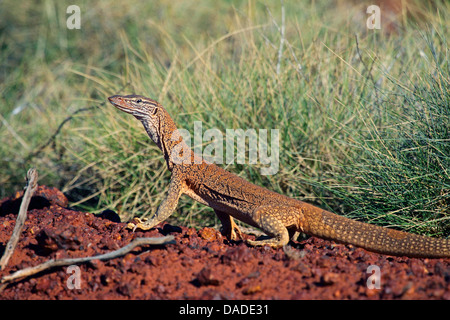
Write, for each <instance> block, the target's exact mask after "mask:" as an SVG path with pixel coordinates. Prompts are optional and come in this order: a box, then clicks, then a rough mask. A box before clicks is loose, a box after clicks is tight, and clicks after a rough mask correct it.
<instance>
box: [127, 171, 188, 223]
mask: <svg viewBox="0 0 450 320" xmlns="http://www.w3.org/2000/svg"><path fill="white" fill-rule="evenodd" d="M183 186H184V181H182V180H181V179H180V175H178V174H176V172H173V174H172V177H171V179H170V184H169V193H168V194H167V196H166V197H165V198H164V200H163V201H162V202H161V204H160V205H159V207H158V209H157V210H156V213H155V214H154V215H153V216H152V217H151V218H150V219H148V220H145V221H143V220H141V219H139V218H134V219H133V222H130V223H128V225H127V228H129V229H133V231H134V230H136V229H141V230H149V229H151V228H153V227H154V226H156V225H157V224H158V223H160V222H163V221H164V220H166V219H167V218H168V217H170V215H172V213H174V211H175V208H176V207H177V205H178V200H179V199H180V196H181V195H182V193H183Z"/></svg>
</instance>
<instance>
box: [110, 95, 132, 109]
mask: <svg viewBox="0 0 450 320" xmlns="http://www.w3.org/2000/svg"><path fill="white" fill-rule="evenodd" d="M108 100H109V102H110V103H111V104H112V105H113V106H114V107H116V108H117V109H119V110H121V111H124V112H126V113H132V111H133V110H132V109H131V108H130V107H129V106H128V105H127V103H126V102H125V101H124V100H123V98H122V97H121V96H111V97H109V98H108Z"/></svg>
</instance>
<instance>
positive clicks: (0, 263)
mask: <svg viewBox="0 0 450 320" xmlns="http://www.w3.org/2000/svg"><path fill="white" fill-rule="evenodd" d="M37 178H38V174H37V171H36V169H34V168H31V169H30V170H28V172H27V186H26V190H25V192H24V194H23V199H22V203H21V204H20V209H19V214H18V215H17V220H16V225H15V226H14V231H13V233H12V235H11V238H10V239H9V241H8V244H7V245H6V248H5V252H4V253H3V256H2V259H1V260H0V270H3V269H4V268H5V267H6V265H7V264H8V261H9V259H10V258H11V256H12V254H13V252H14V249H15V248H16V246H17V243H18V242H19V238H20V234H21V233H22V228H23V225H24V223H25V220H26V219H27V210H28V205H29V204H30V200H31V197H32V196H33V193H34V192H35V191H36V189H37V186H38V185H37Z"/></svg>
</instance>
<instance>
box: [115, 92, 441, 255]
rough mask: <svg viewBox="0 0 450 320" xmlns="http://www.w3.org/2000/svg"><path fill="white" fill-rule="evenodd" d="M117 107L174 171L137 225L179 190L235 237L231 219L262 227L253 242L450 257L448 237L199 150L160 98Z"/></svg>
mask: <svg viewBox="0 0 450 320" xmlns="http://www.w3.org/2000/svg"><path fill="white" fill-rule="evenodd" d="M108 99H109V101H110V102H111V103H112V104H113V105H114V106H115V107H116V108H118V109H119V110H121V111H124V112H126V113H129V114H132V115H133V116H134V117H136V118H137V119H138V120H140V121H141V122H142V124H143V125H144V128H145V130H146V131H147V133H148V135H149V137H150V138H151V139H152V140H153V141H154V142H155V143H156V145H157V146H158V147H159V149H161V151H162V153H163V154H164V159H165V162H166V164H167V167H168V169H169V170H170V171H171V172H172V175H171V180H170V183H169V192H168V194H167V196H166V197H165V199H164V200H163V201H162V202H161V204H160V205H159V207H158V209H157V210H156V213H155V214H154V215H153V216H152V217H151V218H150V219H149V220H147V221H141V220H140V219H139V218H135V219H134V220H133V221H134V223H131V224H130V227H132V228H133V229H136V228H139V229H142V230H148V229H151V228H153V227H155V226H156V225H157V224H159V223H160V222H163V221H164V220H166V219H167V218H168V217H169V216H170V215H171V214H172V213H173V212H174V211H175V209H176V207H177V204H178V200H179V198H180V196H181V195H183V194H186V195H188V196H189V197H191V198H192V199H194V200H196V201H199V202H200V203H202V204H205V205H207V206H209V207H211V208H213V210H214V211H215V213H216V215H217V217H218V218H219V220H220V221H221V223H222V229H221V231H222V233H223V234H224V235H225V236H226V237H227V238H228V239H231V240H236V239H238V236H239V237H240V238H241V239H242V238H243V237H242V234H241V232H240V230H239V228H238V226H237V225H236V223H235V221H234V220H233V218H236V219H238V220H240V221H243V222H245V223H247V224H249V225H251V226H254V227H256V228H259V229H261V230H262V231H263V232H264V233H265V234H267V236H269V238H268V239H262V240H247V241H246V242H247V243H248V244H249V245H252V246H262V245H269V246H271V247H274V248H279V247H282V246H284V245H286V244H287V243H288V242H289V240H290V235H292V234H293V233H295V232H297V231H300V232H304V233H306V234H308V235H312V236H317V237H320V238H323V239H329V240H334V241H337V242H341V243H347V244H353V245H356V246H360V247H362V248H365V249H367V250H370V251H374V252H379V253H383V254H389V255H405V256H410V257H430V258H440V257H450V240H448V239H438V238H432V237H426V236H420V235H416V234H411V233H407V232H403V231H398V230H393V229H388V228H384V227H380V226H375V225H371V224H367V223H363V222H359V221H355V220H351V219H348V218H345V217H342V216H340V215H337V214H334V213H331V212H329V211H326V210H323V209H320V208H318V207H315V206H313V205H311V204H308V203H306V202H303V201H300V200H296V199H292V198H289V197H287V196H284V195H282V194H278V193H276V192H273V191H270V190H268V189H265V188H263V187H260V186H257V185H255V184H253V183H250V182H248V181H246V180H245V179H243V178H241V177H239V176H237V175H235V174H232V173H230V172H228V171H226V170H224V169H222V168H221V167H218V166H217V165H215V164H213V163H209V162H207V161H205V160H203V159H201V158H200V160H199V156H198V155H196V154H195V153H194V152H193V151H192V150H191V148H189V147H188V146H187V144H186V143H185V142H184V141H183V139H182V137H181V135H180V134H179V133H178V130H177V127H176V125H175V122H174V121H173V120H172V118H171V117H170V115H169V113H168V112H167V111H166V110H165V109H164V108H163V107H162V105H161V104H159V103H158V102H157V101H155V100H152V99H149V98H146V97H143V96H138V95H128V96H120V95H115V96H112V97H109V98H108Z"/></svg>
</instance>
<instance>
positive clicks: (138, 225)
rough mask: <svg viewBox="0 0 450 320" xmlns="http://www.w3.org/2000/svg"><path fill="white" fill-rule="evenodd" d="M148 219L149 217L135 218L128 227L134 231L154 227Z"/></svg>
mask: <svg viewBox="0 0 450 320" xmlns="http://www.w3.org/2000/svg"><path fill="white" fill-rule="evenodd" d="M147 221H148V219H147V218H143V219H142V220H141V219H139V218H133V220H132V222H129V223H128V224H127V229H131V230H132V231H133V232H135V231H136V229H141V230H149V229H151V228H153V226H151V225H150V224H149V223H147Z"/></svg>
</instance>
